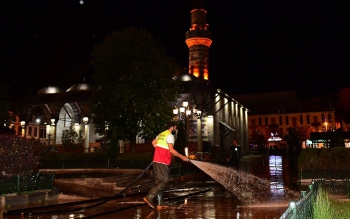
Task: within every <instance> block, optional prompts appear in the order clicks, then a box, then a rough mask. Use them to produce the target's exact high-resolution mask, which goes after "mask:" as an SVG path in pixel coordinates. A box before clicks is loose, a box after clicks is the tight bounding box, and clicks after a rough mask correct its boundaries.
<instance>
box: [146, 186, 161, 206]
mask: <svg viewBox="0 0 350 219" xmlns="http://www.w3.org/2000/svg"><path fill="white" fill-rule="evenodd" d="M157 193H158V189H157V188H152V189H151V190H149V192H148V194H147V195H146V196H145V197H143V200H144V201H145V202H146V203H147V204H148V205H149V206H150V207H151V208H153V209H155V207H154V205H153V199H154V197H156V195H157Z"/></svg>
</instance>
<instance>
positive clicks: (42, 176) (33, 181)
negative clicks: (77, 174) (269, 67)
mask: <svg viewBox="0 0 350 219" xmlns="http://www.w3.org/2000/svg"><path fill="white" fill-rule="evenodd" d="M54 181H55V174H53V173H38V174H35V175H32V176H19V175H17V176H12V177H10V178H7V177H6V178H5V177H4V178H1V179H0V195H3V194H10V193H17V194H21V193H22V192H27V191H36V190H45V189H47V190H53V187H54Z"/></svg>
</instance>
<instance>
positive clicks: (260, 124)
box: [259, 117, 262, 126]
mask: <svg viewBox="0 0 350 219" xmlns="http://www.w3.org/2000/svg"><path fill="white" fill-rule="evenodd" d="M259 126H262V121H261V117H259Z"/></svg>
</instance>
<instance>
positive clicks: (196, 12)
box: [185, 1, 212, 80]
mask: <svg viewBox="0 0 350 219" xmlns="http://www.w3.org/2000/svg"><path fill="white" fill-rule="evenodd" d="M206 14H207V11H206V10H205V9H204V8H203V6H202V2H201V1H194V4H193V9H192V11H191V28H190V30H189V31H187V32H186V41H185V42H186V44H187V46H188V48H189V63H188V65H189V66H188V69H189V73H190V74H193V75H194V76H196V77H198V78H200V79H204V80H209V47H210V45H211V43H212V40H211V39H212V36H211V32H210V31H209V30H208V27H209V25H208V24H207V22H206Z"/></svg>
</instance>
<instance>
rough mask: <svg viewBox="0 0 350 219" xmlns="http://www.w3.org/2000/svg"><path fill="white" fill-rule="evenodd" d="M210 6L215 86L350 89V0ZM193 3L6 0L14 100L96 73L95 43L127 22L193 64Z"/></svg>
mask: <svg viewBox="0 0 350 219" xmlns="http://www.w3.org/2000/svg"><path fill="white" fill-rule="evenodd" d="M203 2H204V5H205V8H206V9H207V23H208V24H209V30H210V31H211V32H212V34H213V43H212V46H211V48H210V53H209V60H210V61H209V65H210V66H209V77H210V82H211V84H212V85H213V86H215V87H217V88H220V89H222V90H224V91H225V92H227V93H228V94H246V93H260V92H274V91H290V90H295V91H297V92H298V94H300V95H303V96H315V95H316V96H317V95H322V94H323V93H324V92H329V91H333V90H337V89H339V88H342V87H345V86H350V80H349V76H348V74H349V65H348V63H349V60H350V57H349V51H350V49H349V41H350V36H349V35H350V34H349V27H350V19H349V15H350V13H349V9H350V4H349V3H346V2H345V1H314V0H310V1H298V0H296V1H291V0H285V1H281V0H276V1H269V0H265V1H263V0H252V1H213V0H211V1H209V0H207V1H206V0H204V1H203ZM192 4H193V1H192V0H152V1H151V0H134V1H117V0H86V1H84V4H80V2H79V0H62V1H58V0H41V1H36V0H34V1H28V0H20V1H13V0H9V1H5V0H4V1H1V3H0V26H1V34H0V43H1V46H0V54H1V57H0V58H1V59H0V60H1V61H0V71H2V72H3V77H5V79H6V81H7V82H8V84H9V85H11V87H12V88H13V90H12V92H13V96H15V97H17V96H22V95H28V94H30V93H32V94H34V93H36V92H37V91H38V90H40V89H41V88H43V87H45V86H49V85H51V86H53V85H56V86H61V87H63V88H65V89H67V88H68V87H70V86H71V85H73V84H75V83H78V82H81V81H83V79H84V78H86V80H88V75H89V74H91V73H93V67H92V66H91V65H89V60H90V53H91V51H92V50H93V48H94V44H96V43H99V42H101V41H102V40H103V38H104V37H105V36H106V34H108V33H111V32H112V31H114V30H119V29H121V28H124V27H127V26H135V27H142V28H146V29H147V30H150V31H152V32H153V34H154V36H155V38H157V39H159V40H160V42H161V43H162V44H163V46H164V47H165V48H166V49H167V51H168V53H169V55H171V56H172V57H174V58H175V59H176V60H177V62H178V63H179V65H180V66H183V67H184V68H185V67H187V65H188V48H187V46H186V44H185V32H186V31H187V30H188V29H189V28H190V10H191V8H192ZM346 13H347V14H346ZM346 79H347V80H346Z"/></svg>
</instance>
